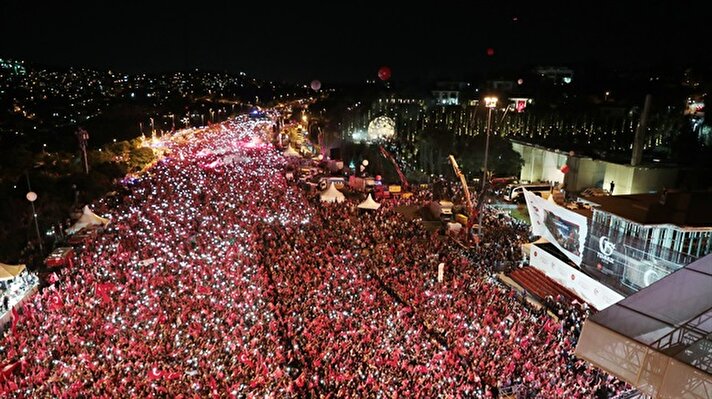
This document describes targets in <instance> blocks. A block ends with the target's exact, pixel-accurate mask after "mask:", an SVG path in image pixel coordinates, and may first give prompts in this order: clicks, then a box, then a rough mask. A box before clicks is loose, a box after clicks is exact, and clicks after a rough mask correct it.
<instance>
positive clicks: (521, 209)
mask: <svg viewBox="0 0 712 399" xmlns="http://www.w3.org/2000/svg"><path fill="white" fill-rule="evenodd" d="M509 214H510V215H512V217H513V218H515V219H517V220H521V221H523V222H526V223H531V221H530V220H529V211H527V207H526V206H525V205H520V206H518V207H517V208H516V209H512V210H511V211H509Z"/></svg>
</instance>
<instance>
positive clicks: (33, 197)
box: [25, 174, 44, 254]
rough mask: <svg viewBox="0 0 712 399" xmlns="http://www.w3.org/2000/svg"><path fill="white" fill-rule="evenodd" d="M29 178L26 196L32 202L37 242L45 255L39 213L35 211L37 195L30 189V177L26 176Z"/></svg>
mask: <svg viewBox="0 0 712 399" xmlns="http://www.w3.org/2000/svg"><path fill="white" fill-rule="evenodd" d="M26 176H27V188H28V190H29V191H28V192H27V194H26V195H25V198H27V200H28V201H30V205H32V217H33V218H34V219H35V231H36V232H37V242H38V243H39V245H40V253H42V254H44V248H43V246H42V236H41V235H40V225H39V224H38V223H37V211H36V210H35V201H36V200H37V193H35V192H34V191H32V188H31V187H30V175H29V174H26Z"/></svg>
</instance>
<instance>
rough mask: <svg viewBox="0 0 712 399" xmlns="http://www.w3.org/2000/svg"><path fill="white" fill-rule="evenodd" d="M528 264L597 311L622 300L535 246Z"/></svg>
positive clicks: (620, 296) (613, 292)
mask: <svg viewBox="0 0 712 399" xmlns="http://www.w3.org/2000/svg"><path fill="white" fill-rule="evenodd" d="M529 264H530V265H531V266H533V267H535V268H537V269H539V270H541V271H542V272H543V273H544V274H546V276H547V277H549V278H550V279H552V280H554V281H556V282H557V283H559V284H561V285H563V286H564V287H566V288H568V289H570V290H571V291H573V292H574V293H576V295H578V296H579V298H581V299H583V300H584V301H586V302H587V303H589V304H591V305H592V306H593V307H594V308H596V309H597V310H603V309H605V308H607V307H609V306H611V305H613V304H614V303H616V302H618V301H620V300H621V299H623V298H624V297H623V295H621V294H619V293H617V292H615V291H613V290H612V289H610V288H608V287H606V286H605V285H603V284H601V283H599V282H598V281H596V280H594V279H593V278H591V277H589V276H588V275H587V274H585V273H584V272H582V271H580V270H578V269H576V268H574V267H572V266H570V265H568V264H566V263H565V262H562V261H561V259H559V258H557V257H556V256H554V255H552V254H550V253H549V252H547V251H545V250H544V249H542V248H541V247H539V246H537V245H536V244H534V245H532V248H531V252H530V256H529Z"/></svg>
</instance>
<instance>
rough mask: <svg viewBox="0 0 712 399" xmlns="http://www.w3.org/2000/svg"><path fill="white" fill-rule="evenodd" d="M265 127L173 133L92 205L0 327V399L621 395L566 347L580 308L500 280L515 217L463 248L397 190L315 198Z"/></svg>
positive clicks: (239, 123) (515, 238) (491, 223)
mask: <svg viewBox="0 0 712 399" xmlns="http://www.w3.org/2000/svg"><path fill="white" fill-rule="evenodd" d="M269 127H270V125H269V124H268V123H267V122H254V121H250V120H248V119H246V118H238V119H236V120H234V121H231V122H228V123H225V124H223V125H215V126H213V127H211V128H206V129H202V130H198V131H193V132H190V133H186V134H185V135H184V136H181V137H176V138H173V139H172V140H170V141H166V142H165V143H163V145H164V147H165V148H164V149H165V151H166V154H167V155H166V156H165V157H164V158H163V159H162V160H161V161H159V162H158V163H157V164H156V165H154V166H153V167H152V168H151V169H150V170H149V171H148V172H147V173H146V174H145V175H144V176H141V177H140V178H139V179H137V180H131V181H127V183H126V184H128V187H127V193H125V194H124V195H122V196H121V198H120V199H119V200H118V202H117V203H115V204H111V206H109V204H108V203H107V202H105V201H100V202H98V203H96V204H94V211H95V212H96V213H97V214H103V215H106V216H108V217H110V219H111V224H110V225H109V226H108V227H107V228H106V229H105V231H104V232H103V233H102V234H100V235H98V236H97V237H96V238H95V239H93V241H87V242H86V243H85V247H84V248H83V249H82V250H81V251H79V254H78V259H77V261H76V262H75V266H74V267H73V268H68V269H64V270H63V272H62V273H61V276H60V281H59V282H57V283H56V284H54V285H52V286H51V287H50V288H48V289H45V290H43V291H42V292H40V293H39V294H37V295H36V296H35V297H34V298H33V300H31V301H29V302H28V303H27V304H26V305H25V306H24V307H23V309H22V311H21V314H22V315H21V316H20V319H19V322H18V323H17V325H16V328H15V331H13V332H9V331H7V332H6V333H5V337H4V339H3V342H2V346H1V347H0V356H1V357H2V358H3V359H5V360H6V363H7V362H14V363H13V364H15V365H19V367H17V368H16V370H15V371H14V372H13V373H11V374H5V375H3V376H0V394H3V395H4V396H7V397H58V398H75V397H97V398H102V397H126V398H133V397H136V398H150V397H171V398H205V397H216V398H217V397H230V398H257V397H279V398H282V397H285V398H310V397H311V398H345V397H359V398H371V397H373V398H389V399H394V398H436V397H443V398H488V397H491V398H494V397H497V396H498V394H499V392H501V391H502V390H504V389H510V388H512V387H516V388H517V391H518V392H519V393H518V394H519V395H520V396H521V397H544V398H590V397H595V395H599V396H601V395H606V394H607V392H614V391H616V390H619V389H621V388H622V387H623V384H622V383H620V382H618V381H616V380H614V379H612V378H611V377H608V376H606V375H605V374H603V373H601V372H599V371H597V370H596V369H593V368H591V367H589V366H587V365H585V364H584V363H583V362H581V361H578V360H576V359H575V358H574V357H573V356H572V354H571V352H572V350H573V343H574V340H575V335H576V333H577V331H576V328H578V327H577V326H579V324H576V323H580V322H581V320H582V319H583V316H582V315H578V314H574V313H572V314H573V316H571V317H568V313H567V314H566V317H562V320H560V321H557V320H555V319H553V318H552V317H550V316H549V315H547V313H546V312H544V311H540V310H535V309H532V308H529V307H527V306H525V304H523V303H522V301H521V299H520V298H519V297H518V296H517V295H515V294H513V291H512V290H510V289H509V288H506V287H504V286H501V285H500V284H499V283H497V282H496V281H495V280H494V279H493V278H492V268H493V266H494V265H495V264H496V263H497V262H508V263H516V262H517V261H518V256H519V250H518V245H519V244H520V243H521V242H522V241H523V240H524V239H525V238H526V231H525V230H524V229H523V228H522V227H521V226H518V225H516V223H514V222H512V221H511V220H509V219H503V218H500V217H496V216H494V215H489V216H488V217H487V218H485V223H486V226H487V228H486V229H485V232H486V235H485V237H484V240H483V241H482V242H481V243H480V245H479V246H478V247H477V248H475V249H465V248H462V247H460V246H458V245H454V244H453V243H452V241H450V240H447V239H445V238H444V237H440V236H438V235H437V233H435V234H433V233H428V232H427V231H425V230H424V229H423V228H422V226H421V225H420V224H419V222H418V220H417V219H415V220H408V218H406V217H405V216H404V215H403V214H401V213H400V212H399V211H398V208H397V206H402V205H404V204H403V203H398V202H397V201H390V202H388V203H386V202H384V204H383V206H382V207H381V208H380V209H379V210H377V211H374V212H370V213H358V212H355V211H354V208H355V205H356V204H357V203H358V202H357V201H358V199H357V198H350V199H347V201H346V202H344V203H341V204H321V203H319V200H318V198H316V197H311V198H310V197H308V196H306V195H304V193H303V192H302V191H300V189H299V188H297V186H296V185H294V184H290V183H288V182H287V181H286V180H285V178H284V168H285V165H286V163H287V160H286V159H285V158H284V157H283V156H282V155H281V154H280V153H279V152H278V151H275V149H274V148H273V147H272V146H271V145H270V144H266V143H264V142H263V140H262V139H260V137H263V134H264V133H265V132H266V131H268V130H269ZM410 201H414V200H413V199H411V200H410ZM441 263H443V264H444V265H445V275H444V281H442V282H438V279H437V276H436V274H437V270H438V265H439V264H441ZM566 311H567V312H569V311H571V310H569V309H567V310H566ZM572 312H573V311H572ZM572 323H573V324H574V325H572ZM601 397H607V396H601Z"/></svg>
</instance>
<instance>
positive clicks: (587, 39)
mask: <svg viewBox="0 0 712 399" xmlns="http://www.w3.org/2000/svg"><path fill="white" fill-rule="evenodd" d="M420 2H424V3H425V4H429V5H428V6H421V5H416V3H415V2H412V4H413V5H410V6H405V5H403V4H391V3H386V2H358V1H350V2H349V1H329V2H324V4H313V3H310V2H306V1H300V2H294V3H291V5H288V6H282V5H279V4H278V3H276V2H268V1H254V2H251V3H249V4H248V5H245V4H242V3H244V2H243V1H226V0H225V1H207V0H204V1H193V2H177V1H173V2H153V1H148V0H145V1H142V2H134V1H93V2H77V1H72V2H68V1H53V2H47V3H45V2H37V1H27V0H2V1H0V35H1V36H0V37H2V39H1V40H0V57H8V58H20V59H26V60H29V61H34V62H40V63H44V64H50V65H58V66H69V65H78V66H93V67H99V68H113V69H115V70H118V71H127V72H157V71H171V70H178V69H183V70H184V69H189V68H196V67H197V68H201V69H211V70H227V71H231V72H239V71H245V72H247V73H249V74H251V75H256V76H258V77H262V78H268V79H275V80H289V81H302V82H305V81H309V80H311V79H314V78H318V79H321V80H323V81H327V82H328V81H362V80H364V79H374V78H376V70H377V69H378V67H379V66H380V65H388V66H390V67H391V68H392V70H393V78H394V79H411V78H417V77H419V78H466V77H467V76H469V75H471V74H472V73H480V72H482V71H487V70H502V69H506V68H521V67H527V66H532V65H537V64H580V63H587V64H590V63H594V64H598V65H601V66H606V67H623V68H628V67H631V68H632V67H647V66H659V65H673V66H680V65H685V64H686V63H689V62H696V63H700V62H703V63H708V62H709V61H710V46H709V45H710V40H709V33H708V32H706V31H705V26H706V23H707V22H708V21H709V19H710V18H709V15H708V14H707V13H705V12H704V10H703V9H702V8H701V7H700V6H699V5H698V6H697V7H693V6H692V3H686V2H678V1H675V2H672V1H667V2H653V1H647V2H639V1H635V2H632V1H615V2H614V1H610V2H607V1H585V2H579V1H569V2H556V3H551V2H543V1H542V2H540V1H529V2H527V3H517V2H505V1H492V2H475V1H449V2H448V1H437V2H436V1H427V0H426V1H423V0H421V1H420ZM155 3H160V4H155ZM486 3H490V4H486ZM488 48H492V49H494V51H495V54H494V56H492V57H488V56H487V49H488Z"/></svg>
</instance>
